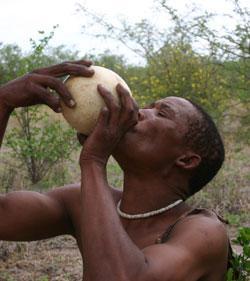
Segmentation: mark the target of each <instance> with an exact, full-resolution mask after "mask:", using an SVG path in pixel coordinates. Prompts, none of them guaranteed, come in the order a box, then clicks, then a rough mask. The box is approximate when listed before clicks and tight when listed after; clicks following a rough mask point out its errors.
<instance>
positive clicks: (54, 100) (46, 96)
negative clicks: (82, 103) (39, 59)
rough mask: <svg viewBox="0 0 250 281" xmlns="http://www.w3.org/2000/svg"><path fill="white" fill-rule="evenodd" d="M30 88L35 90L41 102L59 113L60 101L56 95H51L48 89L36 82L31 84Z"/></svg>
mask: <svg viewBox="0 0 250 281" xmlns="http://www.w3.org/2000/svg"><path fill="white" fill-rule="evenodd" d="M32 89H33V90H34V91H35V93H36V95H37V97H38V98H39V100H40V102H41V103H43V104H46V105H48V106H49V107H50V108H51V109H52V110H54V111H55V112H56V113H60V112H61V111H62V109H61V106H60V101H59V98H58V97H57V96H53V95H51V93H50V92H49V91H48V90H46V89H45V88H43V87H41V86H38V85H36V84H34V85H33V87H32Z"/></svg>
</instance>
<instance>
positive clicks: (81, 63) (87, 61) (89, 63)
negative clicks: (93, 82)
mask: <svg viewBox="0 0 250 281" xmlns="http://www.w3.org/2000/svg"><path fill="white" fill-rule="evenodd" d="M66 63H71V64H80V65H85V66H88V67H89V66H91V65H92V64H93V62H92V61H91V60H77V61H66Z"/></svg>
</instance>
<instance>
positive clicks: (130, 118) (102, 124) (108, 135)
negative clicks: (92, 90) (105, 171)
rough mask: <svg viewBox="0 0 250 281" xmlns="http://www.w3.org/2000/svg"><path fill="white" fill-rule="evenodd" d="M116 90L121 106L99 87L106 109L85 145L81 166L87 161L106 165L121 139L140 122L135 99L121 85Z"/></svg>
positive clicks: (105, 90)
mask: <svg viewBox="0 0 250 281" xmlns="http://www.w3.org/2000/svg"><path fill="white" fill-rule="evenodd" d="M116 90H117V93H118V97H119V101H120V104H117V103H116V102H115V99H114V97H113V96H112V94H111V93H110V92H109V91H108V90H107V89H106V88H104V87H103V86H101V85H98V91H99V93H100V95H101V96H102V98H103V99H104V102H105V104H106V107H105V108H103V110H102V111H101V113H100V115H99V118H98V121H97V125H96V127H95V129H94V131H93V132H92V134H91V135H90V136H89V137H88V138H87V140H86V142H85V143H84V149H83V150H82V153H81V156H80V165H82V164H83V163H84V162H85V161H86V160H87V161H88V160H94V161H98V162H101V163H103V164H106V162H107V160H108V158H109V156H110V155H111V154H112V152H113V150H114V149H115V147H116V145H117V144H118V143H119V141H120V139H121V138H122V137H123V136H124V135H125V133H126V132H127V131H128V130H129V129H130V128H131V127H133V126H134V125H136V123H137V121H138V106H137V104H136V102H135V101H134V99H133V98H132V97H131V96H130V94H129V92H128V91H127V90H126V89H125V88H124V87H122V86H121V85H120V84H118V85H117V87H116Z"/></svg>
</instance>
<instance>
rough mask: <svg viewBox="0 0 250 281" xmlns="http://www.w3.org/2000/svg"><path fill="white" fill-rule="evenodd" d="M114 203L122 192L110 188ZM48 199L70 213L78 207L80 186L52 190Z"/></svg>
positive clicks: (66, 186) (73, 185) (72, 185)
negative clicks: (58, 203)
mask: <svg viewBox="0 0 250 281" xmlns="http://www.w3.org/2000/svg"><path fill="white" fill-rule="evenodd" d="M110 190H111V193H112V196H113V198H114V201H115V202H117V201H119V200H120V198H121V194H122V192H121V191H119V190H118V189H115V188H113V187H110ZM47 195H48V196H49V197H52V198H53V199H56V200H57V201H59V202H61V204H63V205H64V207H65V208H66V209H67V210H68V211H69V212H70V211H71V209H72V208H75V207H77V206H80V203H81V202H80V199H81V184H80V183H74V184H68V185H65V186H61V187H57V188H54V189H53V190H51V191H49V192H48V193H47Z"/></svg>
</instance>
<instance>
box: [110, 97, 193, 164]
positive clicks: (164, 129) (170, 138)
mask: <svg viewBox="0 0 250 281" xmlns="http://www.w3.org/2000/svg"><path fill="white" fill-rule="evenodd" d="M192 118H198V114H197V112H196V109H195V108H194V106H193V105H192V104H191V103H190V102H189V101H187V100H186V99H183V98H179V97H167V98H165V99H162V100H159V101H157V102H155V103H153V104H151V105H149V106H147V107H145V108H142V109H140V110H139V120H138V123H137V124H136V126H134V127H133V128H132V129H131V130H130V131H128V132H127V134H126V135H125V136H124V138H123V139H122V140H121V142H120V144H119V145H118V148H117V150H116V151H115V153H114V156H115V158H117V160H118V162H119V163H120V164H121V165H122V166H124V164H125V165H126V162H127V163H130V165H132V166H133V165H134V164H135V163H137V164H138V165H139V166H140V165H143V164H145V165H147V166H148V168H150V169H152V168H153V167H154V168H156V169H157V168H160V167H161V166H162V165H166V164H168V163H173V162H174V161H175V159H176V158H177V157H178V156H180V155H181V154H182V153H183V152H184V151H185V149H186V147H185V145H184V142H183V136H184V135H185V133H186V132H187V130H188V120H190V119H192Z"/></svg>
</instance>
